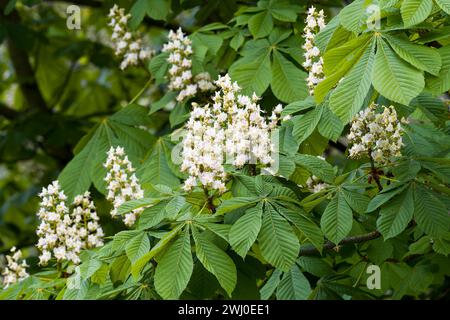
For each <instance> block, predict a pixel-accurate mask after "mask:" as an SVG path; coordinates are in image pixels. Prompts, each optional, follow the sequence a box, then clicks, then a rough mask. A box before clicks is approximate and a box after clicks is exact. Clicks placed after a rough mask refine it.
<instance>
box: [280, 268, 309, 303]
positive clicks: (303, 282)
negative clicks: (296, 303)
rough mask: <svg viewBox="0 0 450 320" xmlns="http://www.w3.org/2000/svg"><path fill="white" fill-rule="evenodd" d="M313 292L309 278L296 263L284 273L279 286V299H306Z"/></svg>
mask: <svg viewBox="0 0 450 320" xmlns="http://www.w3.org/2000/svg"><path fill="white" fill-rule="evenodd" d="M310 294H311V285H310V284H309V281H308V279H306V277H305V276H304V275H303V273H302V272H301V271H300V268H299V267H298V266H297V265H296V264H294V265H293V266H292V268H291V270H289V271H288V272H285V273H284V274H283V278H282V279H281V281H280V284H279V285H278V288H277V299H278V300H306V299H307V298H308V296H309V295H310Z"/></svg>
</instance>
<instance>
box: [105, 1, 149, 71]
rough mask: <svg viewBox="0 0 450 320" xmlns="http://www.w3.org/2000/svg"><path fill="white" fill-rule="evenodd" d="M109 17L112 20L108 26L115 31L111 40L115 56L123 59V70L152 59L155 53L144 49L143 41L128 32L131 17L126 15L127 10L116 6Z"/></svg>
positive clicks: (121, 65)
mask: <svg viewBox="0 0 450 320" xmlns="http://www.w3.org/2000/svg"><path fill="white" fill-rule="evenodd" d="M108 17H109V19H110V20H109V24H108V25H109V26H110V27H111V28H112V29H113V33H112V35H111V39H112V40H113V42H114V49H115V54H116V55H117V56H119V57H121V59H122V62H121V63H120V68H121V69H122V70H124V69H126V68H127V67H128V66H135V65H138V64H139V62H140V61H145V60H147V59H150V58H151V56H152V55H153V51H152V50H150V49H148V48H144V47H142V40H141V39H137V38H136V36H135V35H134V34H132V33H131V32H130V31H128V26H127V23H128V20H129V19H130V18H131V15H130V14H125V9H123V8H119V7H118V6H117V5H114V6H113V7H112V8H111V9H110V11H109V14H108Z"/></svg>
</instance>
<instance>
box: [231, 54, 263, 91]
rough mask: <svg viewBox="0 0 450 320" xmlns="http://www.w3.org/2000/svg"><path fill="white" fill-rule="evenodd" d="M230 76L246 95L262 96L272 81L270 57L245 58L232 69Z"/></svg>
mask: <svg viewBox="0 0 450 320" xmlns="http://www.w3.org/2000/svg"><path fill="white" fill-rule="evenodd" d="M229 72H230V76H231V79H233V81H236V82H237V83H238V84H239V86H240V87H241V88H242V92H243V93H244V94H249V95H251V94H252V93H253V92H255V93H256V94H257V95H262V94H263V93H264V91H266V89H267V88H268V87H269V84H270V82H271V80H272V72H271V67H270V55H269V54H267V55H261V56H259V57H254V56H253V55H251V56H248V57H247V56H245V57H243V58H241V59H239V60H238V61H236V62H235V63H233V65H232V66H231V67H230V70H229Z"/></svg>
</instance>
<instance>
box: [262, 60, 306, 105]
mask: <svg viewBox="0 0 450 320" xmlns="http://www.w3.org/2000/svg"><path fill="white" fill-rule="evenodd" d="M306 77H307V75H306V73H305V72H304V71H302V70H300V69H298V68H297V67H296V66H295V65H294V64H293V63H292V62H290V61H289V60H287V59H286V58H285V57H284V56H283V55H282V54H281V53H279V52H278V51H274V53H273V63H272V81H271V85H270V86H271V88H272V91H273V93H274V94H275V96H276V97H277V98H278V99H279V100H281V101H283V102H288V103H289V102H293V101H295V100H301V99H304V98H305V97H306V96H307V95H308V92H307V89H306V81H305V79H306Z"/></svg>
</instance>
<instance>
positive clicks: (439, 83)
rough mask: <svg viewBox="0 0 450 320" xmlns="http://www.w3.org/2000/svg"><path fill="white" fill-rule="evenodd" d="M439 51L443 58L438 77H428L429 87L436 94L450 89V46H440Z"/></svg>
mask: <svg viewBox="0 0 450 320" xmlns="http://www.w3.org/2000/svg"><path fill="white" fill-rule="evenodd" d="M438 52H439V54H440V56H441V58H442V68H441V71H440V72H439V75H438V76H437V77H433V76H431V77H428V78H427V87H428V88H430V90H431V91H432V93H433V94H434V95H440V94H441V93H443V92H445V91H447V90H449V89H450V46H449V45H447V46H444V47H442V48H439V49H438Z"/></svg>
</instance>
